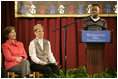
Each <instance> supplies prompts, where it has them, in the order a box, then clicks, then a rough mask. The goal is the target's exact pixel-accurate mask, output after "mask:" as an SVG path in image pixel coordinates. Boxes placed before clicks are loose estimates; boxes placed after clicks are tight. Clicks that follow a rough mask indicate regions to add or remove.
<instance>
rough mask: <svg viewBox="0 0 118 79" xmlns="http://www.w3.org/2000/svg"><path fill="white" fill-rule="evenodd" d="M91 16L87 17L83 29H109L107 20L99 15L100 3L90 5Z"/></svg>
mask: <svg viewBox="0 0 118 79" xmlns="http://www.w3.org/2000/svg"><path fill="white" fill-rule="evenodd" d="M90 13H91V16H90V17H89V18H87V19H86V20H85V22H84V24H83V28H82V30H89V31H102V30H106V29H107V24H106V21H105V20H104V19H102V18H100V17H99V13H100V7H99V5H98V4H93V5H92V6H91V7H90Z"/></svg>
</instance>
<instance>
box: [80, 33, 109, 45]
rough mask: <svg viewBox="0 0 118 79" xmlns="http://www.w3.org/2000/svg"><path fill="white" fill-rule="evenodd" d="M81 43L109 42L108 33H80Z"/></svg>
mask: <svg viewBox="0 0 118 79" xmlns="http://www.w3.org/2000/svg"><path fill="white" fill-rule="evenodd" d="M82 42H96V43H97V42H99V43H100V42H104V43H106V42H110V31H82Z"/></svg>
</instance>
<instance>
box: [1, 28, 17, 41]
mask: <svg viewBox="0 0 118 79" xmlns="http://www.w3.org/2000/svg"><path fill="white" fill-rule="evenodd" d="M12 30H15V27H14V26H7V27H6V28H5V29H4V30H3V35H4V36H5V38H6V39H8V35H9V33H10V32H11V31H12Z"/></svg>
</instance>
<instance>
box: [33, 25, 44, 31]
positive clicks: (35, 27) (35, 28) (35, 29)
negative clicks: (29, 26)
mask: <svg viewBox="0 0 118 79" xmlns="http://www.w3.org/2000/svg"><path fill="white" fill-rule="evenodd" d="M38 29H44V28H43V26H42V25H41V24H37V25H35V26H34V27H33V31H34V32H35V31H37V30H38Z"/></svg>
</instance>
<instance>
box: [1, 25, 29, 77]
mask: <svg viewBox="0 0 118 79" xmlns="http://www.w3.org/2000/svg"><path fill="white" fill-rule="evenodd" d="M3 33H4V36H5V37H6V39H7V40H6V42H5V43H4V44H2V51H3V54H4V57H5V61H4V65H5V69H6V70H7V71H12V72H19V73H20V74H21V76H22V78H26V77H27V76H28V75H29V74H30V63H29V61H28V60H27V54H26V52H25V49H24V46H23V43H21V42H19V41H16V32H15V27H13V26H8V27H6V28H5V30H4V31H3Z"/></svg>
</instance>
